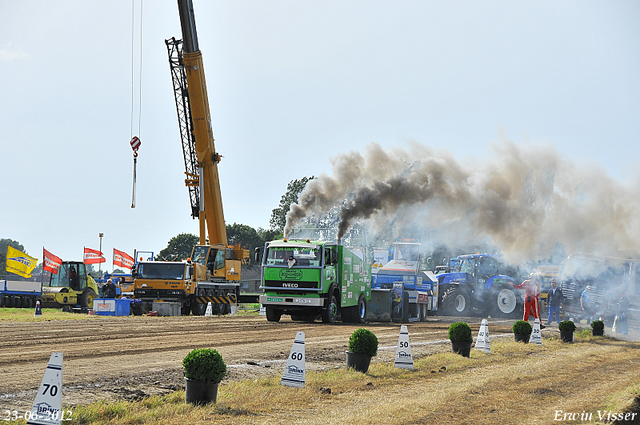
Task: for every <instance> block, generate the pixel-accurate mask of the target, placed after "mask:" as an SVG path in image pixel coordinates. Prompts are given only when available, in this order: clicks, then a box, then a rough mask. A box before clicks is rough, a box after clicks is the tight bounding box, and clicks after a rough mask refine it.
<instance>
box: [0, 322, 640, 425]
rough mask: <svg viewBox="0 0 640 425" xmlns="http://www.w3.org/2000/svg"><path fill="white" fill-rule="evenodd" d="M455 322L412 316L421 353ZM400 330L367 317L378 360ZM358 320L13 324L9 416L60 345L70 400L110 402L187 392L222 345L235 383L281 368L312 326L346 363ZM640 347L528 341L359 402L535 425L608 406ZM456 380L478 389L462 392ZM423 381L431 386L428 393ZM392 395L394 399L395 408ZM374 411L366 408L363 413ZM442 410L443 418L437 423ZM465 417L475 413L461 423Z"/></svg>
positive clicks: (1, 404)
mask: <svg viewBox="0 0 640 425" xmlns="http://www.w3.org/2000/svg"><path fill="white" fill-rule="evenodd" d="M455 320H460V318H448V317H434V318H430V319H429V321H427V322H426V323H411V324H409V325H408V326H409V334H410V338H411V347H412V353H413V356H414V359H415V360H417V359H420V358H422V357H424V356H428V355H431V354H435V353H438V352H450V351H451V346H450V343H449V341H448V340H447V329H448V326H449V323H451V322H452V321H455ZM463 320H465V321H466V322H467V323H469V324H470V325H471V327H472V329H473V331H474V335H475V334H476V333H477V331H478V328H479V324H480V320H481V319H480V318H464V319H463ZM512 323H513V320H508V321H500V320H495V319H492V320H491V323H490V326H491V334H492V338H501V337H505V340H509V341H512V339H513V336H512V333H511V324H512ZM400 326H401V325H400V324H398V323H393V324H390V323H368V324H367V325H366V327H367V328H369V329H371V330H373V331H374V332H375V334H376V335H377V336H378V339H379V341H380V347H379V351H378V356H377V357H375V358H374V360H373V361H374V362H386V363H389V362H393V358H394V356H395V348H396V344H397V342H398V335H399V331H400ZM357 327H359V326H356V325H346V324H336V325H324V324H322V323H314V324H307V323H299V322H292V321H290V320H289V319H288V317H286V318H283V321H282V322H281V323H269V322H267V321H266V318H265V317H260V316H258V317H231V316H223V317H209V318H205V317H193V316H189V317H122V318H112V317H94V318H90V319H88V320H81V321H77V320H61V321H47V322H30V323H17V322H14V323H6V322H4V323H0V338H2V344H1V345H0V377H1V379H0V412H5V411H7V410H16V411H18V412H24V411H26V410H27V409H29V408H30V407H31V404H32V403H33V399H34V397H35V391H36V389H37V387H38V386H39V384H40V381H41V379H42V376H43V373H44V370H45V368H46V364H47V361H48V359H49V357H50V355H51V353H52V352H55V351H60V352H63V353H64V362H63V375H64V381H63V405H64V406H65V408H67V407H73V406H75V405H78V404H88V403H93V402H95V401H98V400H102V399H108V400H119V399H137V398H142V397H145V396H147V395H151V394H162V393H168V392H171V391H174V390H176V389H179V388H182V387H183V385H184V379H183V377H182V371H181V361H182V358H183V357H184V356H185V355H186V354H187V353H188V352H189V351H190V350H191V349H193V348H195V347H213V348H216V349H218V350H219V351H220V352H221V354H222V355H223V358H224V359H225V361H226V363H227V365H228V371H229V378H228V379H231V380H238V379H247V378H255V377H259V376H266V375H272V376H281V375H282V371H283V368H284V362H285V360H286V358H287V356H288V354H289V351H290V350H291V346H292V343H293V339H294V337H295V335H296V332H297V331H304V332H305V342H306V343H305V350H306V368H307V370H326V369H335V368H344V367H345V354H344V352H345V350H346V346H347V342H348V338H349V335H350V334H351V333H352V332H353V330H354V329H356V328H357ZM543 336H545V337H549V336H555V337H557V336H558V331H557V330H556V329H545V330H543ZM532 348H533V347H532ZM638 348H640V345H639V344H638V343H627V342H623V341H616V340H613V339H606V340H600V341H594V342H591V343H579V344H575V345H574V344H570V345H567V346H563V348H562V350H561V351H554V350H534V349H530V350H526V351H527V354H526V355H524V356H517V355H516V354H515V353H511V354H502V355H500V354H496V356H503V357H504V358H503V360H502V361H500V362H499V363H496V364H490V365H487V366H486V367H469V368H468V369H465V370H464V371H462V372H460V373H459V374H451V375H450V376H449V375H447V377H446V379H445V378H443V377H441V376H440V374H436V375H433V374H431V375H429V378H427V379H426V380H425V381H419V382H418V381H417V382H415V383H413V384H411V385H408V386H405V387H403V388H402V389H401V391H402V394H403V395H402V396H399V398H397V399H393V398H390V399H388V398H387V397H386V395H385V397H383V399H377V398H376V399H375V400H370V399H368V398H366V397H367V395H366V394H365V393H363V394H362V397H363V398H362V400H359V401H358V403H361V404H362V405H363V406H364V405H366V404H367V403H369V404H371V403H373V404H374V405H372V406H371V408H370V411H371V412H374V413H375V414H377V412H378V410H380V409H383V410H384V409H388V411H389V412H392V411H394V409H396V408H397V406H396V405H397V403H399V401H398V400H406V399H407V395H408V394H412V397H414V402H411V403H409V405H408V406H407V407H406V409H407V411H409V410H410V409H412V408H413V407H412V406H413V405H416V407H417V406H426V405H429V406H430V409H427V410H424V409H419V410H418V411H416V412H414V413H412V415H413V416H412V417H413V419H415V420H417V422H416V423H432V422H434V423H451V424H459V423H474V424H493V423H514V424H516V423H523V422H522V421H521V419H522V418H528V423H556V422H554V419H553V418H554V415H555V414H556V412H557V409H562V410H563V411H565V412H581V411H584V410H586V411H587V412H589V411H591V412H595V409H600V408H602V407H603V406H604V405H605V403H606V397H608V396H609V395H610V394H613V393H615V392H616V391H619V390H622V389H624V388H626V387H628V386H629V385H633V384H638V382H640V370H639V369H638V368H637V367H636V365H637V364H638V362H639V361H640V350H639V349H638ZM476 366H479V364H478V365H476ZM496 376H497V378H496ZM452 382H460V383H463V384H464V385H466V387H468V388H466V387H465V389H464V390H462V393H461V392H460V389H458V388H456V387H453V386H452ZM578 383H579V384H578ZM425 385H427V386H429V388H430V391H428V392H425ZM476 387H477V388H476ZM469 388H471V389H469ZM394 391H395V389H394ZM398 391H400V389H398ZM514 392H515V394H523V395H524V396H525V397H526V398H527V400H532V402H531V403H528V402H527V403H517V404H516V405H514V404H513V402H512V396H511V394H513V393H514ZM430 394H431V395H430ZM434 394H437V395H439V397H441V398H443V400H446V402H441V403H438V402H437V400H435V399H432V398H433V397H432V395H434ZM387 395H388V394H387ZM460 395H463V396H462V397H460ZM436 398H437V397H436ZM452 400H457V402H455V403H452ZM383 401H384V403H387V404H389V403H391V404H389V405H388V406H387V405H386V404H384V403H383ZM353 402H354V401H353V400H351V403H353ZM332 403H333V404H332V408H334V409H340V408H341V407H344V406H342V405H341V401H340V398H339V397H337V398H335V399H332ZM319 406H320V407H321V405H319ZM478 406H480V407H478ZM483 406H490V408H485V407H483ZM376 409H378V410H376ZM479 409H480V410H479ZM483 409H484V410H483ZM352 410H353V409H351V410H348V411H349V412H350V411H352ZM368 411H369V410H367V409H364V410H362V409H360V410H359V411H358V412H359V413H357V414H358V415H363V414H365V413H366V412H368ZM362 412H365V413H362ZM594 414H595V413H594ZM433 415H436V417H437V419H435V421H434V419H433V418H434V416H433ZM307 416H308V417H307ZM307 416H305V418H304V421H306V422H308V423H312V422H317V423H320V422H319V419H318V418H320V417H322V416H318V413H317V412H315V411H313V410H310V411H309V412H308V415H307ZM416 418H418V419H416ZM460 418H466V419H465V420H464V421H462V422H461V419H460ZM472 418H473V419H472ZM498 418H499V419H498ZM266 419H267V420H268V419H269V418H266ZM352 419H353V421H352V422H357V421H358V420H357V418H355V417H354V418H352ZM301 420H302V419H301ZM340 423H351V422H350V421H349V420H346V422H344V421H341V422H340ZM370 423H376V421H375V420H373V422H370Z"/></svg>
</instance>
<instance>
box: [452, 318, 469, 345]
mask: <svg viewBox="0 0 640 425" xmlns="http://www.w3.org/2000/svg"><path fill="white" fill-rule="evenodd" d="M449 339H450V340H451V342H473V337H472V336H471V328H470V327H469V325H467V324H466V323H465V322H455V323H452V324H451V326H449Z"/></svg>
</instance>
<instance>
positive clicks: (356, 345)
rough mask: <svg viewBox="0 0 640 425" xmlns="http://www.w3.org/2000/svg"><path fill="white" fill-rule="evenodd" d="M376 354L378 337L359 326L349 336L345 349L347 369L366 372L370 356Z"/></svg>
mask: <svg viewBox="0 0 640 425" xmlns="http://www.w3.org/2000/svg"><path fill="white" fill-rule="evenodd" d="M376 354H378V338H377V337H376V336H375V334H374V333H373V332H371V331H370V330H368V329H364V328H360V329H356V330H355V331H353V333H352V334H351V336H350V337H349V351H347V369H349V368H353V369H355V370H356V371H358V372H363V373H366V372H367V371H368V370H369V364H370V363H371V357H373V356H375V355H376Z"/></svg>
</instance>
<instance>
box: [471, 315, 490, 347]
mask: <svg viewBox="0 0 640 425" xmlns="http://www.w3.org/2000/svg"><path fill="white" fill-rule="evenodd" d="M474 348H475V349H476V350H482V351H484V352H485V353H487V354H491V341H490V340H489V323H488V322H487V319H482V323H481V324H480V330H479V331H478V338H477V339H476V345H475V347H474Z"/></svg>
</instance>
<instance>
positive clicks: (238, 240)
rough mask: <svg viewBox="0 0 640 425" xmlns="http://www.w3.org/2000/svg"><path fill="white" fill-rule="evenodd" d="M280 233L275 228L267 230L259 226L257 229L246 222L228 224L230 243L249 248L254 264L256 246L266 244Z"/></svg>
mask: <svg viewBox="0 0 640 425" xmlns="http://www.w3.org/2000/svg"><path fill="white" fill-rule="evenodd" d="M277 234H278V232H277V231H275V230H265V229H262V228H260V227H259V228H258V229H257V230H256V229H254V228H253V227H251V226H247V225H246V224H239V223H233V225H228V224H227V238H228V240H229V245H240V246H241V247H243V248H245V249H248V250H249V258H250V260H251V261H250V264H254V263H255V261H254V258H253V253H254V252H255V249H256V247H259V246H264V243H265V242H267V241H271V240H273V239H274V237H275V236H276V235H277Z"/></svg>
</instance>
